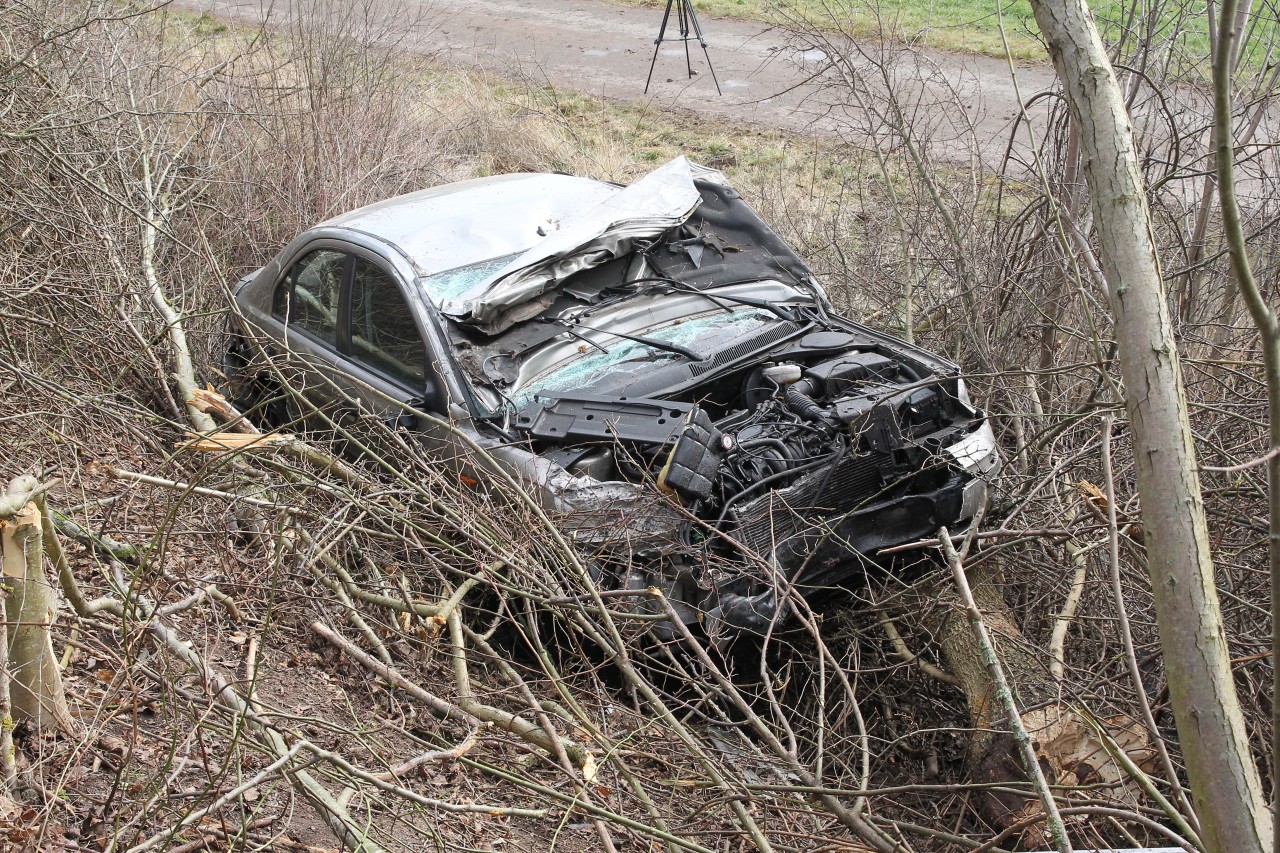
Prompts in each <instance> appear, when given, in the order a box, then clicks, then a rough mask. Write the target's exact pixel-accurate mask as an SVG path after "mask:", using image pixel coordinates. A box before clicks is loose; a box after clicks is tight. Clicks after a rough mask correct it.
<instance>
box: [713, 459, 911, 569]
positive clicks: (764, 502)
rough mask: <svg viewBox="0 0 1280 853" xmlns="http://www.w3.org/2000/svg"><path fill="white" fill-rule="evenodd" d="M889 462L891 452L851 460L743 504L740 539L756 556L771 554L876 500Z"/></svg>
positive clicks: (740, 519)
mask: <svg viewBox="0 0 1280 853" xmlns="http://www.w3.org/2000/svg"><path fill="white" fill-rule="evenodd" d="M888 462H889V454H887V453H864V454H862V455H859V456H849V457H846V458H845V459H844V460H842V461H841V462H840V464H839V465H837V466H836V469H835V471H826V470H821V471H815V472H813V473H811V474H806V475H805V476H803V477H801V478H800V479H799V480H797V481H796V482H794V483H792V484H791V485H790V486H788V487H786V488H785V489H774V490H771V491H769V492H767V493H765V494H763V495H761V496H760V497H758V498H754V499H753V500H750V501H747V502H745V503H743V504H742V505H741V506H740V507H739V509H738V529H737V531H736V536H737V538H738V540H739V541H740V542H742V544H743V545H746V546H747V547H748V548H750V549H751V550H753V551H755V552H756V553H757V554H760V555H768V554H769V553H770V552H771V551H772V550H773V549H774V548H775V547H776V546H777V545H778V544H779V543H782V542H785V541H786V540H787V539H790V538H791V537H792V536H795V535H796V534H797V533H800V532H801V531H803V530H806V529H808V528H811V527H813V526H814V525H815V524H816V523H818V522H820V521H822V520H824V519H827V518H831V517H833V516H840V515H843V514H844V513H846V512H848V511H850V510H852V509H856V508H858V506H859V505H861V504H864V503H867V502H869V501H871V500H873V499H875V497H876V495H877V494H878V493H879V492H880V491H881V477H880V470H881V467H882V466H884V465H886V464H887V463H888Z"/></svg>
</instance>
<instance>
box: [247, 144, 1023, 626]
mask: <svg viewBox="0 0 1280 853" xmlns="http://www.w3.org/2000/svg"><path fill="white" fill-rule="evenodd" d="M235 300H236V303H237V305H238V308H239V314H240V318H238V319H236V320H235V321H234V322H233V331H232V336H231V343H230V346H229V348H228V351H227V355H226V368H227V373H228V375H229V377H230V379H231V380H232V386H233V388H234V389H235V390H236V392H237V395H238V398H239V400H238V401H239V402H240V403H241V405H247V406H253V405H254V404H259V403H263V402H264V401H265V400H266V399H267V396H268V393H269V390H268V389H269V386H270V382H269V380H264V375H263V373H262V372H261V365H260V360H259V359H258V358H257V357H256V356H255V353H260V352H261V350H258V349H256V348H254V347H252V346H251V345H250V340H251V339H253V338H255V337H256V340H258V341H265V342H266V348H267V349H268V350H273V351H276V352H280V351H286V350H287V351H288V353H289V354H290V355H291V356H293V357H295V358H296V357H301V359H302V361H303V362H304V363H305V364H307V365H309V366H310V367H309V369H313V370H314V373H315V375H316V377H317V381H314V382H312V381H307V379H306V377H305V375H304V376H303V377H302V378H300V379H299V380H298V381H299V382H300V383H301V384H303V385H304V386H305V387H304V388H302V389H300V390H302V391H303V392H304V393H305V394H307V395H310V396H311V397H313V398H315V399H316V400H317V402H319V403H323V402H324V400H325V398H329V399H330V402H332V398H333V397H334V396H335V395H338V396H342V397H344V398H346V399H347V400H348V401H350V400H354V401H358V402H359V404H360V405H361V406H362V407H364V408H365V409H367V410H368V411H371V412H374V413H377V414H378V415H380V416H383V417H386V418H388V419H390V420H391V421H392V422H393V423H394V424H396V425H397V426H399V427H404V428H405V429H407V430H409V431H410V432H412V433H414V434H415V435H416V436H417V437H418V438H419V439H420V440H421V441H423V442H425V443H426V444H428V445H431V444H437V445H441V446H440V447H439V449H440V450H441V451H442V452H444V453H446V454H448V455H449V456H450V457H456V456H458V455H459V454H460V453H463V454H469V455H470V456H472V457H476V456H479V457H483V458H481V459H476V460H475V462H474V470H473V473H472V475H463V476H475V477H483V471H484V470H486V466H494V465H497V466H501V467H503V468H504V469H505V470H506V471H507V472H508V473H510V474H512V475H514V477H516V478H517V479H518V480H519V481H520V482H522V483H523V484H524V485H525V486H526V487H527V488H528V489H529V490H530V491H531V493H532V494H534V495H535V496H536V497H537V499H538V500H540V501H541V502H542V503H543V504H544V505H545V507H546V508H547V509H548V510H550V511H552V512H554V513H556V514H557V515H558V517H559V518H560V519H561V520H562V522H563V524H564V525H565V528H566V529H567V530H568V531H569V532H570V533H571V535H572V536H573V537H574V538H575V539H576V540H577V544H578V547H580V548H581V549H582V550H583V552H584V553H585V554H588V555H589V556H590V558H591V560H590V562H591V565H592V567H593V572H594V573H595V576H596V577H595V579H596V581H597V582H598V583H599V584H601V585H602V586H609V587H613V588H620V589H626V588H633V589H638V590H643V589H647V588H649V587H651V586H657V587H659V588H660V589H663V590H664V591H665V592H666V594H667V598H668V599H669V600H670V601H672V602H673V603H674V604H676V605H677V607H678V612H679V614H680V615H681V618H683V619H685V620H687V621H688V622H690V623H694V622H699V623H701V624H703V625H704V626H705V627H706V628H707V629H708V630H710V631H712V632H718V633H720V634H732V632H735V631H743V630H746V631H760V630H762V629H763V628H764V627H765V626H767V625H768V624H769V622H770V620H771V619H775V618H777V617H778V616H779V615H780V613H781V612H782V610H783V609H784V608H783V606H782V604H781V603H782V602H784V601H786V599H787V596H786V595H785V594H784V591H785V588H786V587H787V585H791V587H793V588H795V589H798V590H801V591H805V592H808V591H814V590H818V589H823V588H827V587H831V586H838V585H840V584H842V583H847V582H850V581H851V580H855V579H856V578H858V577H860V576H861V574H862V573H863V572H864V571H865V569H866V566H867V564H868V563H869V561H872V560H874V558H875V554H876V552H877V551H878V550H880V549H883V548H885V547H888V546H893V545H898V544H902V543H905V542H908V541H911V540H913V539H916V538H919V537H922V536H928V535H931V534H933V533H934V532H935V531H936V530H937V528H938V527H939V526H940V525H953V526H954V525H960V526H963V525H964V522H965V521H966V520H967V519H971V518H972V517H973V516H974V515H975V514H976V513H977V512H978V510H979V508H981V507H983V506H984V505H985V504H986V502H987V501H988V499H989V494H990V489H991V484H992V479H993V478H994V477H995V475H996V474H997V472H998V470H999V468H1000V464H1001V462H1000V456H999V454H998V451H997V448H996V444H995V440H994V438H993V435H992V431H991V428H990V426H989V424H988V423H987V421H986V419H985V417H984V415H983V413H982V412H980V411H979V410H977V409H975V408H974V406H973V404H972V402H971V401H970V399H969V396H968V393H967V392H966V389H965V384H964V380H963V379H962V378H961V377H960V375H959V370H958V368H957V366H956V365H955V364H953V363H951V362H949V361H947V360H946V359H943V358H940V357H938V356H936V355H933V354H931V353H929V352H926V351H924V350H922V349H919V348H917V347H915V346H912V345H910V344H907V343H905V342H904V341H902V340H899V339H897V338H894V337H892V336H890V335H887V334H884V333H882V332H878V331H876V330H874V329H871V328H868V327H867V326H864V325H861V324H859V323H856V322H854V321H852V320H849V319H846V318H845V317H842V316H840V315H838V314H837V313H835V312H834V311H833V309H832V307H831V304H830V303H829V302H828V300H827V298H826V295H825V293H824V291H823V288H822V286H821V285H820V284H819V282H818V281H817V280H816V278H815V277H814V275H813V273H812V272H811V271H810V270H809V268H808V267H807V266H806V265H805V262H804V261H803V260H802V259H801V258H800V257H799V256H798V255H797V254H796V253H795V252H794V251H793V250H792V249H791V248H790V247H789V246H788V245H787V244H786V243H785V242H784V241H783V240H782V239H781V238H780V237H779V236H778V235H777V234H776V233H775V232H774V231H773V230H772V229H770V228H769V226H768V225H766V224H765V223H764V222H763V221H762V220H761V219H760V217H759V216H758V215H757V214H756V213H755V212H754V211H753V210H752V209H751V208H750V207H749V206H748V205H747V204H746V202H744V201H743V199H742V197H741V196H740V195H739V194H738V193H737V192H736V191H735V190H734V189H733V187H732V186H730V184H729V183H728V182H727V180H726V179H725V178H724V176H723V175H721V174H720V173H719V172H716V171H713V170H710V169H706V168H703V167H700V166H697V165H694V164H691V163H690V162H688V161H687V160H686V159H684V158H677V159H676V160H674V161H672V162H671V163H668V164H667V165H665V166H663V167H661V168H659V169H657V170H655V171H654V172H652V173H650V174H649V175H647V176H645V177H643V178H641V179H640V180H637V181H636V182H634V183H632V184H630V185H629V186H626V187H620V186H616V185H614V184H610V183H604V182H600V181H595V180H588V179H585V178H579V177H571V176H567V175H559V174H515V175H502V176H498V177H491V178H482V179H478V180H472V181H464V182H461V183H455V184H450V185H447V186H441V187H436V188H434V189H428V190H424V191H421V192H416V193H412V194H409V195H404V196H400V197H398V198H393V199H390V200H387V201H383V202H379V203H377V204H373V205H370V206H368V207H363V208H360V209H359V210H355V211H352V212H350V213H346V214H344V215H341V216H338V217H336V218H334V219H331V220H329V221H327V222H324V223H321V224H320V225H317V226H316V227H314V228H312V229H310V230H308V231H306V232H304V233H302V234H301V235H299V236H298V237H297V238H296V239H295V240H293V241H292V242H291V243H290V244H289V245H288V246H286V247H285V249H284V250H283V251H282V252H281V253H280V254H279V255H278V256H277V257H276V258H275V260H273V261H271V262H270V263H269V264H267V265H266V266H265V267H263V268H262V269H260V270H258V271H257V272H255V273H253V274H251V275H249V276H247V277H246V278H245V279H244V280H243V281H242V282H241V283H240V284H239V285H238V287H237V289H236V290H235ZM268 411H269V410H268ZM412 411H420V412H427V413H430V414H431V415H433V416H434V417H432V418H421V417H418V418H415V417H414V416H413V415H412ZM442 423H447V424H449V425H450V427H451V428H452V429H451V430H450V429H442V428H441V424H442ZM459 435H464V436H466V437H467V438H468V439H469V440H470V442H472V443H474V445H476V446H479V447H480V448H483V452H482V453H479V454H477V453H476V452H475V450H474V448H471V449H468V448H465V447H463V445H464V444H466V442H464V441H462V440H460V438H459ZM489 470H492V469H491V468H489ZM476 472H479V473H476Z"/></svg>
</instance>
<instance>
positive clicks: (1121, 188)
mask: <svg viewBox="0 0 1280 853" xmlns="http://www.w3.org/2000/svg"><path fill="white" fill-rule="evenodd" d="M1032 8H1033V9H1034V11H1035V16H1036V23H1037V24H1038V25H1039V26H1040V31H1041V32H1042V33H1043V34H1044V37H1045V39H1046V40H1047V42H1048V45H1049V54H1050V56H1051V57H1052V59H1053V63H1054V67H1055V68H1056V69H1057V72H1058V76H1059V78H1060V79H1061V80H1062V85H1063V89H1064V91H1065V93H1066V99H1067V103H1068V104H1069V105H1070V107H1071V113H1072V117H1073V118H1074V119H1075V120H1076V122H1077V123H1078V125H1079V127H1080V142H1081V153H1082V156H1083V158H1084V163H1085V178H1086V180H1087V182H1088V185H1089V190H1090V193H1091V195H1092V199H1093V209H1094V221H1095V225H1096V229H1097V236H1098V242H1099V245H1100V248H1101V256H1102V263H1103V270H1104V273H1105V276H1106V279H1107V286H1108V289H1109V291H1110V294H1109V295H1110V299H1111V308H1112V312H1113V313H1114V314H1115V325H1116V338H1117V342H1118V345H1119V358H1120V368H1121V375H1122V376H1123V378H1124V384H1125V407H1126V409H1127V411H1128V414H1129V422H1130V428H1131V430H1132V437H1133V456H1134V464H1135V467H1136V472H1137V480H1138V494H1139V497H1140V499H1141V502H1142V515H1143V526H1144V529H1145V531H1146V546H1147V553H1148V561H1149V570H1150V573H1151V581H1152V588H1153V590H1154V596H1155V607H1156V618H1157V622H1158V625H1159V628H1160V638H1161V645H1162V648H1163V651H1164V661H1165V670H1166V673H1167V674H1168V679H1169V694H1170V698H1171V700H1172V704H1173V711H1174V718H1175V720H1176V721H1177V726H1178V737H1179V741H1180V742H1181V747H1182V756H1183V760H1184V762H1185V764H1186V768H1187V775H1188V777H1189V778H1190V782H1191V790H1192V796H1193V799H1194V801H1195V806H1196V810H1197V812H1198V814H1199V817H1200V822H1201V826H1202V829H1203V833H1202V837H1203V841H1204V843H1205V847H1206V850H1207V851H1210V853H1262V851H1263V850H1264V849H1265V847H1266V843H1265V842H1264V840H1263V839H1264V838H1267V837H1269V836H1270V833H1271V818H1270V816H1269V814H1268V813H1267V810H1266V804H1265V803H1264V801H1263V799H1262V786H1261V783H1260V782H1259V779H1258V772H1257V768H1256V767H1255V765H1254V762H1253V757H1252V755H1251V753H1250V749H1249V742H1248V738H1247V734H1246V731H1245V726H1244V718H1243V716H1242V714H1241V712H1240V703H1239V699H1238V697H1237V696H1236V691H1235V685H1234V683H1233V681H1232V676H1231V666H1230V656H1229V653H1228V649H1227V641H1226V634H1225V631H1224V628H1223V623H1222V613H1221V609H1220V607H1219V604H1218V596H1217V590H1216V589H1215V587H1214V582H1213V562H1212V559H1211V557H1210V553H1209V542H1208V536H1207V531H1206V527H1205V518H1204V505H1203V503H1202V501H1201V496H1200V484H1199V481H1198V480H1197V479H1196V475H1195V448H1194V445H1193V444H1192V436H1191V428H1190V424H1189V422H1188V420H1187V403H1186V397H1185V394H1184V391H1183V386H1182V375H1181V368H1180V366H1179V362H1178V353H1177V349H1176V343H1175V341H1174V336H1173V329H1172V325H1171V323H1170V319H1169V310H1168V304H1167V301H1166V298H1165V293H1164V287H1163V282H1162V280H1161V274H1160V263H1159V259H1158V257H1157V254H1156V248H1155V240H1154V237H1153V235H1152V232H1151V220H1150V215H1149V212H1148V210H1147V204H1146V196H1145V188H1144V186H1143V181H1142V175H1141V173H1140V171H1139V163H1138V157H1137V152H1136V150H1135V148H1134V144H1133V130H1132V126H1131V125H1130V122H1129V116H1128V113H1127V112H1126V110H1125V107H1124V101H1123V97H1122V94H1121V91H1120V87H1119V84H1118V83H1117V82H1116V78H1115V73H1114V71H1113V70H1112V68H1111V64H1110V62H1109V60H1108V58H1107V54H1106V51H1105V49H1104V47H1103V44H1102V41H1101V39H1100V38H1099V36H1098V32H1097V29H1096V27H1095V26H1094V24H1093V19H1092V17H1091V16H1090V14H1089V9H1088V7H1087V6H1086V5H1085V2H1084V0H1032Z"/></svg>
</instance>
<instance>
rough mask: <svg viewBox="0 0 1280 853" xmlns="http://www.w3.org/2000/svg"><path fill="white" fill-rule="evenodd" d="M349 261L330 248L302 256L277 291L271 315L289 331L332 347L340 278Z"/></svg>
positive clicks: (336, 328) (339, 293)
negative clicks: (310, 337) (306, 334)
mask: <svg viewBox="0 0 1280 853" xmlns="http://www.w3.org/2000/svg"><path fill="white" fill-rule="evenodd" d="M350 258H351V256H350V255H348V254H346V253H345V252H338V251H335V250H333V249H317V250H316V251H314V252H311V253H309V254H307V255H306V256H304V257H303V258H302V259H301V260H299V261H298V262H297V263H296V264H294V265H293V269H291V270H289V275H288V276H286V277H285V280H284V281H282V282H281V283H280V286H279V288H277V290H276V294H275V300H274V305H273V306H272V313H273V314H275V315H276V316H277V317H278V318H280V319H281V320H284V321H285V323H286V324H287V325H288V326H289V328H290V329H303V330H305V331H307V332H309V333H311V334H312V335H314V336H315V337H317V338H319V339H320V340H322V341H324V342H325V343H327V344H329V345H330V346H336V345H337V342H338V306H339V304H340V302H341V296H342V278H343V275H344V273H345V272H346V268H347V262H348V261H349V260H350Z"/></svg>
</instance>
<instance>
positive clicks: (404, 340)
mask: <svg viewBox="0 0 1280 853" xmlns="http://www.w3.org/2000/svg"><path fill="white" fill-rule="evenodd" d="M355 264H356V266H355V277H354V278H353V279H352V283H351V357H352V358H354V359H355V360H356V361H359V362H361V363H362V364H365V365H367V366H368V367H370V368H371V369H373V370H375V371H377V372H378V373H382V374H384V375H386V376H389V377H391V378H392V379H395V380H397V381H399V382H401V383H403V384H405V385H407V386H409V387H410V388H413V389H415V390H419V391H420V390H422V388H423V386H424V383H425V381H426V375H427V352H426V347H425V346H424V345H423V343H422V338H421V336H419V334H418V327H417V326H416V325H415V324H414V322H413V313H412V312H411V311H410V310H409V304H408V303H407V302H406V301H405V298H404V294H403V293H401V292H400V288H399V286H398V285H397V284H396V281H395V279H394V278H392V277H391V275H390V274H389V273H387V272H386V271H385V270H383V269H382V268H381V267H379V266H377V265H376V264H373V263H371V262H369V261H366V260H365V259H364V258H356V259H355Z"/></svg>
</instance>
